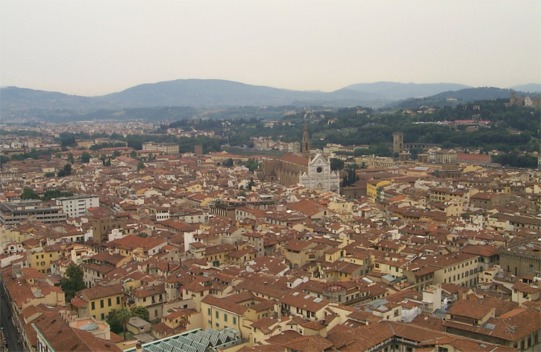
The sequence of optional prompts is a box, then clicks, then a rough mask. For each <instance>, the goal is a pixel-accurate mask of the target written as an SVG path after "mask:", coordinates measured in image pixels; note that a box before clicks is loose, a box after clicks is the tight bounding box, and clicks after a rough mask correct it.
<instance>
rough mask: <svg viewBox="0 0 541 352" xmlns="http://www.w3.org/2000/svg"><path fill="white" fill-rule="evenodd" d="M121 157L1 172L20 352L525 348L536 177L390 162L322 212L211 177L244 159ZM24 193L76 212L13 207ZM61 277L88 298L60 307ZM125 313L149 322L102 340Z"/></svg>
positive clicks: (294, 188) (277, 190) (308, 201)
mask: <svg viewBox="0 0 541 352" xmlns="http://www.w3.org/2000/svg"><path fill="white" fill-rule="evenodd" d="M122 150H123V152H122V155H121V156H119V157H116V158H115V159H113V160H111V166H104V163H102V161H101V160H99V159H97V158H93V159H91V160H90V162H89V163H85V164H74V165H73V172H72V174H71V175H68V176H66V177H61V178H59V177H45V176H44V174H45V173H47V172H50V170H58V169H60V168H62V167H63V166H64V164H65V162H66V161H65V160H62V159H55V158H53V159H51V160H41V159H38V160H32V159H27V160H23V161H10V162H9V163H7V164H5V165H3V169H2V171H1V178H0V181H1V184H0V186H1V188H0V192H1V193H0V200H1V203H0V222H2V226H1V227H0V250H1V253H2V254H1V255H0V265H1V268H2V283H3V286H4V287H5V290H6V293H7V295H8V297H9V298H10V301H11V305H12V312H13V318H14V321H15V323H16V326H17V328H18V329H19V331H20V333H21V336H22V339H23V342H24V346H25V348H27V349H29V350H30V349H36V348H40V346H41V347H43V346H48V350H57V351H59V350H66V349H69V350H74V351H88V350H99V351H108V350H112V351H116V350H125V349H131V348H135V341H136V340H138V341H140V342H142V343H144V344H143V347H141V348H145V349H147V350H153V349H156V350H157V349H159V347H158V346H159V343H160V342H159V340H161V339H165V340H163V344H164V346H166V345H167V346H177V344H189V342H187V340H186V339H187V336H192V335H193V336H196V335H197V336H207V337H208V338H207V340H208V341H207V342H209V341H210V339H211V337H212V336H218V335H217V334H218V333H216V332H212V331H229V332H231V331H233V332H232V334H233V335H231V336H237V337H238V338H236V337H235V338H234V339H233V338H231V339H227V336H229V335H227V334H226V335H223V336H226V337H223V339H224V340H223V341H221V340H220V341H218V340H217V341H218V342H219V343H223V344H232V343H233V342H234V344H236V345H238V344H239V343H242V344H244V346H243V347H242V348H241V349H240V351H243V352H248V351H261V352H269V351H376V350H377V351H380V350H381V351H384V350H390V351H397V350H400V351H474V350H475V351H513V350H533V349H536V348H540V340H539V335H540V332H541V331H540V326H541V319H540V317H541V313H540V308H541V306H540V303H541V301H540V292H541V290H540V286H539V282H540V277H541V257H540V253H541V238H540V237H539V230H540V229H541V218H540V217H539V213H540V210H539V207H540V205H541V173H540V172H539V171H533V170H529V171H525V170H510V169H506V170H504V169H497V168H489V167H482V166H478V165H475V163H474V162H471V163H468V164H461V165H455V166H453V168H450V167H442V166H441V165H436V164H420V163H418V162H395V163H392V165H388V166H385V167H381V166H380V167H377V166H372V167H369V168H366V169H358V170H357V176H358V181H357V182H356V183H355V184H354V185H353V186H351V187H349V188H348V187H346V188H345V189H343V190H342V191H343V192H342V193H343V194H337V193H333V192H321V191H316V190H311V189H308V188H305V187H302V186H298V185H290V186H283V185H280V184H279V183H274V182H263V181H262V179H263V178H262V177H259V176H260V175H259V174H258V171H257V170H256V171H255V172H250V171H249V170H248V169H247V168H246V167H244V166H240V165H239V164H237V165H236V166H235V165H234V166H233V167H224V166H221V165H222V164H223V161H224V159H233V160H235V161H237V160H242V159H246V157H242V156H236V155H232V154H224V153H215V154H205V155H197V156H196V155H194V154H183V155H178V154H177V155H168V154H165V153H163V154H161V155H153V157H152V158H147V159H141V160H147V161H145V162H144V167H141V165H140V162H141V161H140V160H137V159H134V158H132V157H131V156H129V155H130V152H129V151H124V150H125V149H122ZM144 156H145V152H139V153H138V155H137V157H144ZM76 157H77V156H76ZM261 158H265V157H261ZM25 187H27V188H31V189H33V190H35V191H36V193H38V194H42V193H43V192H44V191H46V190H50V189H57V190H64V191H69V192H70V193H71V194H73V196H70V197H62V198H58V199H52V200H48V201H39V200H33V201H26V200H23V199H21V198H20V196H21V194H22V193H23V190H24V188H25ZM89 199H90V200H92V202H94V203H87V202H90V200H89ZM79 208H81V209H83V212H82V214H84V215H80V216H76V217H73V216H66V214H67V213H68V211H69V213H70V214H79V213H77V209H79ZM43 209H49V210H47V211H48V212H50V213H45V212H44V210H43ZM51 209H53V210H54V211H53V210H51ZM55 209H56V210H55ZM36 214H42V216H41V217H40V218H39V220H40V221H37V220H36V218H37V217H38V215H36ZM43 214H44V215H43ZM58 214H63V216H61V217H60V218H59V215H58ZM71 265H77V266H79V267H80V268H81V269H82V272H83V281H84V284H85V286H86V288H84V289H83V290H80V291H78V292H76V294H75V295H74V296H73V298H71V300H66V295H65V293H64V292H63V291H62V290H61V289H60V283H61V279H62V277H63V276H65V275H66V271H67V270H68V268H69V267H70V266H71ZM136 306H139V307H144V308H146V309H147V310H148V313H149V319H148V321H145V320H143V319H139V320H137V319H133V318H132V319H133V321H132V320H130V323H128V327H127V329H128V330H129V331H130V332H131V334H130V335H129V336H130V337H129V338H128V339H127V340H124V338H123V336H121V335H117V334H115V333H114V332H111V331H110V327H109V324H108V323H107V322H106V321H105V320H106V319H107V317H108V315H109V314H110V312H111V311H112V310H118V309H121V308H123V307H136ZM194 329H199V330H194ZM201 329H203V330H201ZM190 330H194V331H197V334H196V333H194V334H187V331H190ZM202 331H208V332H202ZM178 334H184V335H181V336H180V335H179V337H175V338H172V337H173V336H177V335H178ZM228 334H229V333H228ZM235 334H236V335H235ZM131 336H133V337H131ZM219 336H222V335H219ZM181 337H182V338H181ZM212 338H213V339H214V337H212ZM216 338H217V337H216ZM220 338H222V337H220ZM201 339H203V338H202V337H201ZM155 340H157V341H155ZM153 341H154V342H153ZM198 343H199V342H198ZM209 343H210V342H209ZM145 346H146V347H145ZM152 346H153V347H152ZM178 346H180V345H178ZM194 346H195V344H194ZM224 346H225V345H224ZM228 346H229V345H228ZM179 348H180V347H179ZM183 348H184V347H183ZM194 348H195V347H194ZM237 348H238V346H237ZM186 350H190V349H189V348H188V347H186Z"/></svg>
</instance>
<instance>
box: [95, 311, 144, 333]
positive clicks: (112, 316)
mask: <svg viewBox="0 0 541 352" xmlns="http://www.w3.org/2000/svg"><path fill="white" fill-rule="evenodd" d="M132 317H139V318H141V319H144V320H146V321H150V317H149V313H148V309H146V308H145V307H140V306H137V307H131V308H127V307H124V308H120V309H113V310H112V311H111V312H110V313H109V314H108V315H107V317H106V318H105V321H107V324H109V326H110V328H111V331H112V332H114V333H116V334H120V333H124V339H126V332H127V331H128V328H127V325H128V321H129V320H130V318H132Z"/></svg>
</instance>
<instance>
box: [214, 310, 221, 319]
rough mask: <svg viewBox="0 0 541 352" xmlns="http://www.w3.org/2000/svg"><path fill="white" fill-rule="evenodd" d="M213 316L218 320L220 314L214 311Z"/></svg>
mask: <svg viewBox="0 0 541 352" xmlns="http://www.w3.org/2000/svg"><path fill="white" fill-rule="evenodd" d="M214 315H215V316H216V319H218V318H219V317H220V313H219V312H218V311H216V312H215V313H214Z"/></svg>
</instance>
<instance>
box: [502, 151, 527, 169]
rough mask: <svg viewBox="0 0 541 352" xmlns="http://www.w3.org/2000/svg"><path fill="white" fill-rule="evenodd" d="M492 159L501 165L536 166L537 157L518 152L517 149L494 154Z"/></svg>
mask: <svg viewBox="0 0 541 352" xmlns="http://www.w3.org/2000/svg"><path fill="white" fill-rule="evenodd" d="M492 160H493V161H494V162H496V163H498V164H501V165H503V166H510V167H524V168H532V169H535V168H537V157H536V156H533V155H527V154H520V153H518V152H517V151H512V152H510V153H502V154H500V155H495V156H493V157H492Z"/></svg>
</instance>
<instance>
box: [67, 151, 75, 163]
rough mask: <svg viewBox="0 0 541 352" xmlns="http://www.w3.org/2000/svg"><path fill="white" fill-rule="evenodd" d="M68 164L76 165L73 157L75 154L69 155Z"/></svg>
mask: <svg viewBox="0 0 541 352" xmlns="http://www.w3.org/2000/svg"><path fill="white" fill-rule="evenodd" d="M68 163H70V164H73V163H75V158H74V157H73V154H71V153H68Z"/></svg>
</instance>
